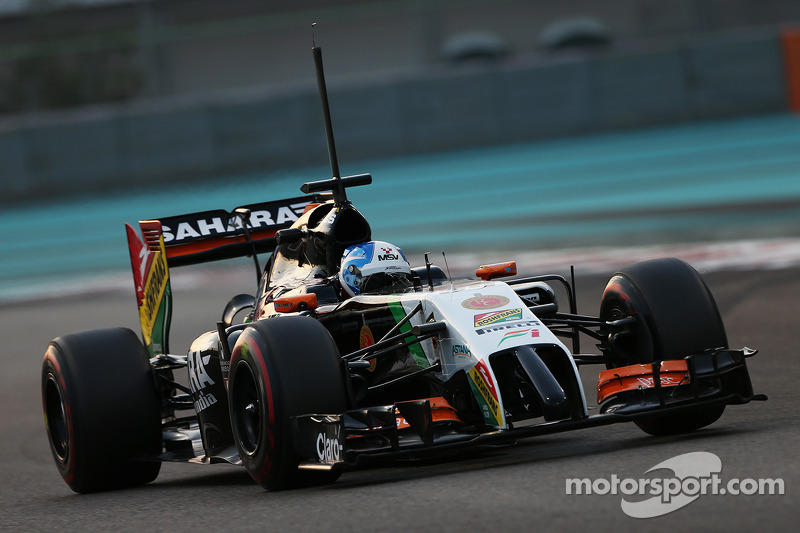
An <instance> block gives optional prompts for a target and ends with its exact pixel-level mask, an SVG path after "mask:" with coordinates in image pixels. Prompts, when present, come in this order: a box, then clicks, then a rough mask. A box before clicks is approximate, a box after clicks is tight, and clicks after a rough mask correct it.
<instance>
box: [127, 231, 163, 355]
mask: <svg viewBox="0 0 800 533" xmlns="http://www.w3.org/2000/svg"><path fill="white" fill-rule="evenodd" d="M126 231H127V233H128V248H129V251H130V254H131V266H132V267H133V279H134V283H135V285H136V299H137V303H138V305H139V323H140V324H141V325H142V336H143V338H144V343H145V346H147V348H148V351H149V352H150V353H151V355H154V354H156V353H161V351H162V343H163V342H164V341H165V340H166V336H167V329H168V328H169V315H170V313H171V310H170V309H169V307H170V296H169V295H170V289H169V270H168V268H167V254H166V251H165V249H164V239H163V236H159V241H158V249H154V250H150V249H149V248H148V247H147V246H145V244H144V243H142V241H141V240H140V239H139V237H138V235H137V234H136V232H135V230H134V229H133V228H132V227H130V226H129V225H126Z"/></svg>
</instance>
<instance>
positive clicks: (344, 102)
mask: <svg viewBox="0 0 800 533" xmlns="http://www.w3.org/2000/svg"><path fill="white" fill-rule="evenodd" d="M308 61H309V69H310V68H311V57H310V54H309V58H308ZM309 77H311V76H309ZM784 80H785V77H784V72H783V60H782V56H781V48H780V42H779V38H778V35H777V33H776V32H775V31H773V30H770V31H764V32H761V33H755V34H754V33H753V32H748V33H746V34H741V35H737V34H730V35H727V36H724V37H716V38H714V39H701V40H695V41H691V42H688V43H687V44H682V45H673V46H669V47H661V48H651V49H647V50H639V51H637V52H628V53H614V52H607V53H596V54H585V53H584V54H580V53H573V54H568V55H561V56H557V57H555V56H553V57H550V58H541V57H540V58H538V59H537V58H529V59H528V60H523V59H519V58H518V59H516V60H514V61H511V62H505V63H497V64H491V65H486V64H478V65H476V64H472V65H464V66H459V67H455V66H452V67H449V68H442V69H435V70H431V71H417V72H415V73H413V74H405V75H395V76H394V77H392V78H391V79H386V78H380V79H377V78H374V79H373V78H371V77H369V76H365V77H362V78H350V79H348V80H347V81H340V82H331V81H329V92H330V98H331V108H332V114H333V123H334V128H335V132H336V143H337V148H338V149H339V158H340V161H353V160H361V159H367V158H373V157H384V156H393V155H404V154H414V153H420V152H426V151H434V150H448V149H459V148H468V147H473V146H480V145H486V144H496V143H507V142H522V141H529V140H532V139H540V138H547V137H553V136H560V135H575V134H586V133H592V132H597V131H603V130H608V129H614V128H627V127H637V126H649V125H657V124H665V123H670V122H676V121H683V120H696V119H707V118H715V117H725V116H732V115H740V114H751V113H762V112H771V111H780V110H783V109H786V90H785V81H784ZM321 115H322V114H321V108H320V103H319V98H318V96H317V93H316V85H315V82H314V80H313V79H309V81H308V82H307V83H298V84H293V85H287V86H283V87H280V88H277V89H275V88H272V89H269V90H257V89H256V90H248V91H239V92H236V93H231V92H226V93H219V94H217V95H215V96H210V97H208V96H206V97H196V98H192V99H188V98H186V97H183V98H166V99H159V100H152V101H148V102H140V103H136V104H131V105H127V106H107V107H97V108H92V109H91V110H89V111H87V110H83V111H80V112H63V113H57V114H51V115H38V116H36V117H34V118H30V117H28V118H25V117H17V118H12V119H5V120H0V176H2V178H1V179H2V183H3V188H2V191H3V194H2V199H0V201H2V202H13V201H18V200H35V199H39V198H43V197H49V196H54V195H64V194H73V193H81V192H90V191H97V190H109V189H124V188H130V187H137V186H138V187H145V186H148V187H149V186H153V185H156V184H160V183H163V182H164V181H166V180H194V179H202V178H208V177H211V176H218V175H220V174H223V173H235V172H245V171H257V170H263V171H270V170H275V169H278V168H286V167H296V166H306V165H323V164H325V163H326V161H327V153H326V145H325V134H324V129H323V124H322V116H321Z"/></svg>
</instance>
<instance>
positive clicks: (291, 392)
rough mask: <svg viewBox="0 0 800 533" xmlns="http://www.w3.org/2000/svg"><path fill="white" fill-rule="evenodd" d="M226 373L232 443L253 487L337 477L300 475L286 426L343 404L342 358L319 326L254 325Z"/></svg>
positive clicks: (296, 320)
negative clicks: (303, 417) (292, 418)
mask: <svg viewBox="0 0 800 533" xmlns="http://www.w3.org/2000/svg"><path fill="white" fill-rule="evenodd" d="M229 376H230V377H229V381H228V397H229V406H230V415H231V425H232V429H233V436H234V440H235V441H236V446H237V448H238V451H239V457H240V458H241V459H242V463H243V464H244V466H245V468H246V469H247V472H248V473H249V474H250V476H251V477H252V478H253V479H254V480H255V481H256V482H257V483H258V484H260V485H261V486H262V487H264V488H265V489H267V490H279V489H283V488H287V487H290V486H292V485H295V484H297V483H309V482H311V483H314V482H332V481H335V480H336V478H337V477H338V475H339V472H338V471H329V472H302V473H300V472H298V469H297V464H298V459H297V456H296V454H295V451H294V443H293V442H292V431H291V424H290V421H291V417H293V416H297V415H302V414H308V413H321V414H338V413H341V412H343V411H344V410H345V409H346V408H347V388H346V382H345V374H344V367H343V363H342V360H341V357H340V355H339V350H338V349H337V347H336V344H335V343H334V341H333V338H332V337H331V335H330V333H328V330H326V329H325V327H324V326H322V324H320V323H319V322H318V321H316V320H314V319H312V318H308V317H302V316H299V317H280V318H273V319H267V320H261V321H258V322H256V323H254V324H253V325H252V326H249V327H248V328H247V329H245V331H244V332H243V333H242V335H241V336H240V337H239V339H238V340H237V342H236V345H235V346H234V349H233V353H232V355H231V366H230V374H229ZM315 474H316V475H315Z"/></svg>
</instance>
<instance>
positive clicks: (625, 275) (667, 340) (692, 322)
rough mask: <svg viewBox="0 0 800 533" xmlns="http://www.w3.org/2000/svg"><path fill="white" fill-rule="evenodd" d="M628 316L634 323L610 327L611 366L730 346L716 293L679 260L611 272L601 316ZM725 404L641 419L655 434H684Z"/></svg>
mask: <svg viewBox="0 0 800 533" xmlns="http://www.w3.org/2000/svg"><path fill="white" fill-rule="evenodd" d="M627 317H633V319H634V320H633V322H632V323H624V321H623V323H621V325H619V326H615V327H613V328H609V329H608V330H607V331H606V340H605V342H604V348H605V351H606V355H607V356H608V357H609V358H610V359H611V360H612V361H613V363H611V364H610V365H608V366H609V367H611V368H613V367H620V366H626V365H634V364H640V363H651V362H654V361H667V360H675V359H683V358H684V357H686V356H688V355H692V354H697V353H701V352H703V351H705V350H708V349H714V348H727V347H728V338H727V335H726V334H725V327H724V325H723V323H722V318H721V317H720V314H719V310H718V309H717V304H716V302H715V301H714V297H713V296H712V295H711V292H710V291H709V290H708V287H707V286H706V284H705V282H704V281H703V280H702V278H701V277H700V275H699V274H698V273H697V271H696V270H695V269H694V268H692V267H691V266H690V265H688V264H687V263H685V262H684V261H681V260H679V259H674V258H665V259H654V260H651V261H644V262H641V263H637V264H635V265H633V266H631V267H628V268H627V269H626V270H624V271H621V272H617V273H616V274H614V276H612V278H611V279H610V280H609V282H608V284H607V285H606V288H605V291H604V292H603V298H602V301H601V304H600V318H601V319H603V320H605V321H612V322H613V321H619V320H620V319H624V318H627ZM724 409H725V406H724V405H718V406H711V407H704V408H701V409H695V410H693V411H691V412H688V413H682V414H680V415H666V416H660V417H652V418H647V419H643V420H639V421H637V422H636V424H637V425H638V426H639V427H640V428H641V429H642V430H643V431H645V432H646V433H649V434H651V435H672V434H676V433H684V432H688V431H693V430H695V429H699V428H701V427H704V426H707V425H709V424H711V423H713V422H714V421H716V420H717V419H718V418H719V417H720V416H721V415H722V412H723V411H724Z"/></svg>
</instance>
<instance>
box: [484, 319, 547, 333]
mask: <svg viewBox="0 0 800 533" xmlns="http://www.w3.org/2000/svg"><path fill="white" fill-rule="evenodd" d="M541 325H542V323H541V322H539V321H538V320H518V321H515V322H509V323H507V324H498V325H496V326H488V327H485V328H481V329H476V330H475V333H477V334H478V335H485V334H486V333H492V332H494V331H503V330H506V329H517V328H524V327H528V328H530V327H531V326H541ZM535 336H537V337H538V335H535Z"/></svg>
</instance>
